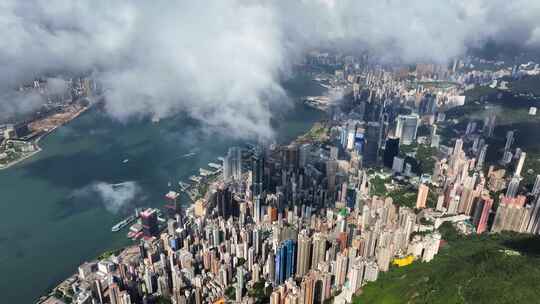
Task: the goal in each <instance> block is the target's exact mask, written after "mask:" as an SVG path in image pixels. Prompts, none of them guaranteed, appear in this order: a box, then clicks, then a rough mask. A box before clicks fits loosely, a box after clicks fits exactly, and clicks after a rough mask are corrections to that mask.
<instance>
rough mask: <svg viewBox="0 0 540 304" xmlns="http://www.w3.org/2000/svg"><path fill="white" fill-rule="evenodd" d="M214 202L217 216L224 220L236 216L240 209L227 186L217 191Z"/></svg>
mask: <svg viewBox="0 0 540 304" xmlns="http://www.w3.org/2000/svg"><path fill="white" fill-rule="evenodd" d="M215 202H216V207H217V212H218V215H219V216H221V217H223V218H224V219H228V218H229V217H230V216H238V213H239V211H240V209H239V208H238V205H237V202H236V200H234V198H233V195H232V192H231V190H230V189H229V187H228V186H227V187H223V188H218V189H217V191H216V193H215Z"/></svg>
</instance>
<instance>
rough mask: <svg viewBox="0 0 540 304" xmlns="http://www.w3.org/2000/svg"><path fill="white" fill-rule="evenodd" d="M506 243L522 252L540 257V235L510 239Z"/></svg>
mask: <svg viewBox="0 0 540 304" xmlns="http://www.w3.org/2000/svg"><path fill="white" fill-rule="evenodd" d="M504 245H505V246H507V247H509V248H512V249H514V250H517V251H519V252H521V253H524V254H527V255H532V256H537V257H540V236H538V235H537V236H529V237H526V238H517V239H510V240H507V241H505V242H504Z"/></svg>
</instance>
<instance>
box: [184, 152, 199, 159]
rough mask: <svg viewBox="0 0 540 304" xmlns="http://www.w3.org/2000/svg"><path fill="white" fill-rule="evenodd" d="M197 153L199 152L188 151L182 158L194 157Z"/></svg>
mask: <svg viewBox="0 0 540 304" xmlns="http://www.w3.org/2000/svg"><path fill="white" fill-rule="evenodd" d="M195 154H197V153H195V152H189V153H186V154H184V155H182V158H188V157H192V156H195Z"/></svg>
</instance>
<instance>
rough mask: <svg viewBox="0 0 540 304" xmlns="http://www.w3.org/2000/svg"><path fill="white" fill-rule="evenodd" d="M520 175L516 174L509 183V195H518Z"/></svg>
mask: <svg viewBox="0 0 540 304" xmlns="http://www.w3.org/2000/svg"><path fill="white" fill-rule="evenodd" d="M519 182H520V177H519V176H514V177H512V179H511V180H510V182H509V183H508V189H506V196H507V197H516V194H517V192H518V188H519Z"/></svg>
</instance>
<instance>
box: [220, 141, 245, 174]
mask: <svg viewBox="0 0 540 304" xmlns="http://www.w3.org/2000/svg"><path fill="white" fill-rule="evenodd" d="M241 177H242V149H241V148H240V147H231V148H230V149H229V151H228V152H227V155H226V156H225V158H224V160H223V179H224V180H225V182H231V181H239V180H240V179H241Z"/></svg>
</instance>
